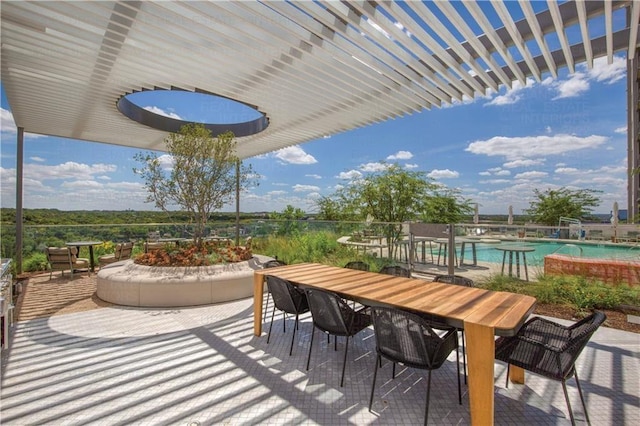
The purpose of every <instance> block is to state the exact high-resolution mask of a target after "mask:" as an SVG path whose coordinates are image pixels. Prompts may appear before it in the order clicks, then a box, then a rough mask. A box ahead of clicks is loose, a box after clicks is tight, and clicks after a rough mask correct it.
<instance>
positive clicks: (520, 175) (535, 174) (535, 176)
mask: <svg viewBox="0 0 640 426" xmlns="http://www.w3.org/2000/svg"><path fill="white" fill-rule="evenodd" d="M547 176H549V173H547V172H535V171H532V172H523V173H518V174H517V175H515V176H514V178H516V179H526V180H532V179H542V178H543V177H547Z"/></svg>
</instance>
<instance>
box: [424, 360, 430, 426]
mask: <svg viewBox="0 0 640 426" xmlns="http://www.w3.org/2000/svg"><path fill="white" fill-rule="evenodd" d="M430 393H431V370H429V374H428V375H427V403H426V404H425V409H424V424H425V426H426V424H427V421H428V420H429V396H430V395H429V394H430Z"/></svg>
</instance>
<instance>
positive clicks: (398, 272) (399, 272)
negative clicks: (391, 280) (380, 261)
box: [380, 265, 411, 278]
mask: <svg viewBox="0 0 640 426" xmlns="http://www.w3.org/2000/svg"><path fill="white" fill-rule="evenodd" d="M380 273H381V274H387V275H395V276H396V277H407V278H411V271H409V270H408V269H407V268H404V267H402V266H400V265H395V266H389V265H387V266H383V267H382V269H380Z"/></svg>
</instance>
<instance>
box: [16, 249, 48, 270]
mask: <svg viewBox="0 0 640 426" xmlns="http://www.w3.org/2000/svg"><path fill="white" fill-rule="evenodd" d="M48 266H49V264H48V262H47V255H46V254H44V253H38V252H34V253H32V254H30V255H29V256H27V257H26V258H25V259H24V261H23V262H22V269H23V270H24V271H25V272H36V271H46V270H47V267H48Z"/></svg>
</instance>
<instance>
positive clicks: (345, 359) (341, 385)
mask: <svg viewBox="0 0 640 426" xmlns="http://www.w3.org/2000/svg"><path fill="white" fill-rule="evenodd" d="M346 338H347V341H346V342H345V344H344V359H343V360H342V378H341V379H340V387H343V386H344V370H345V368H346V367H347V350H348V349H349V336H346Z"/></svg>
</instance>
